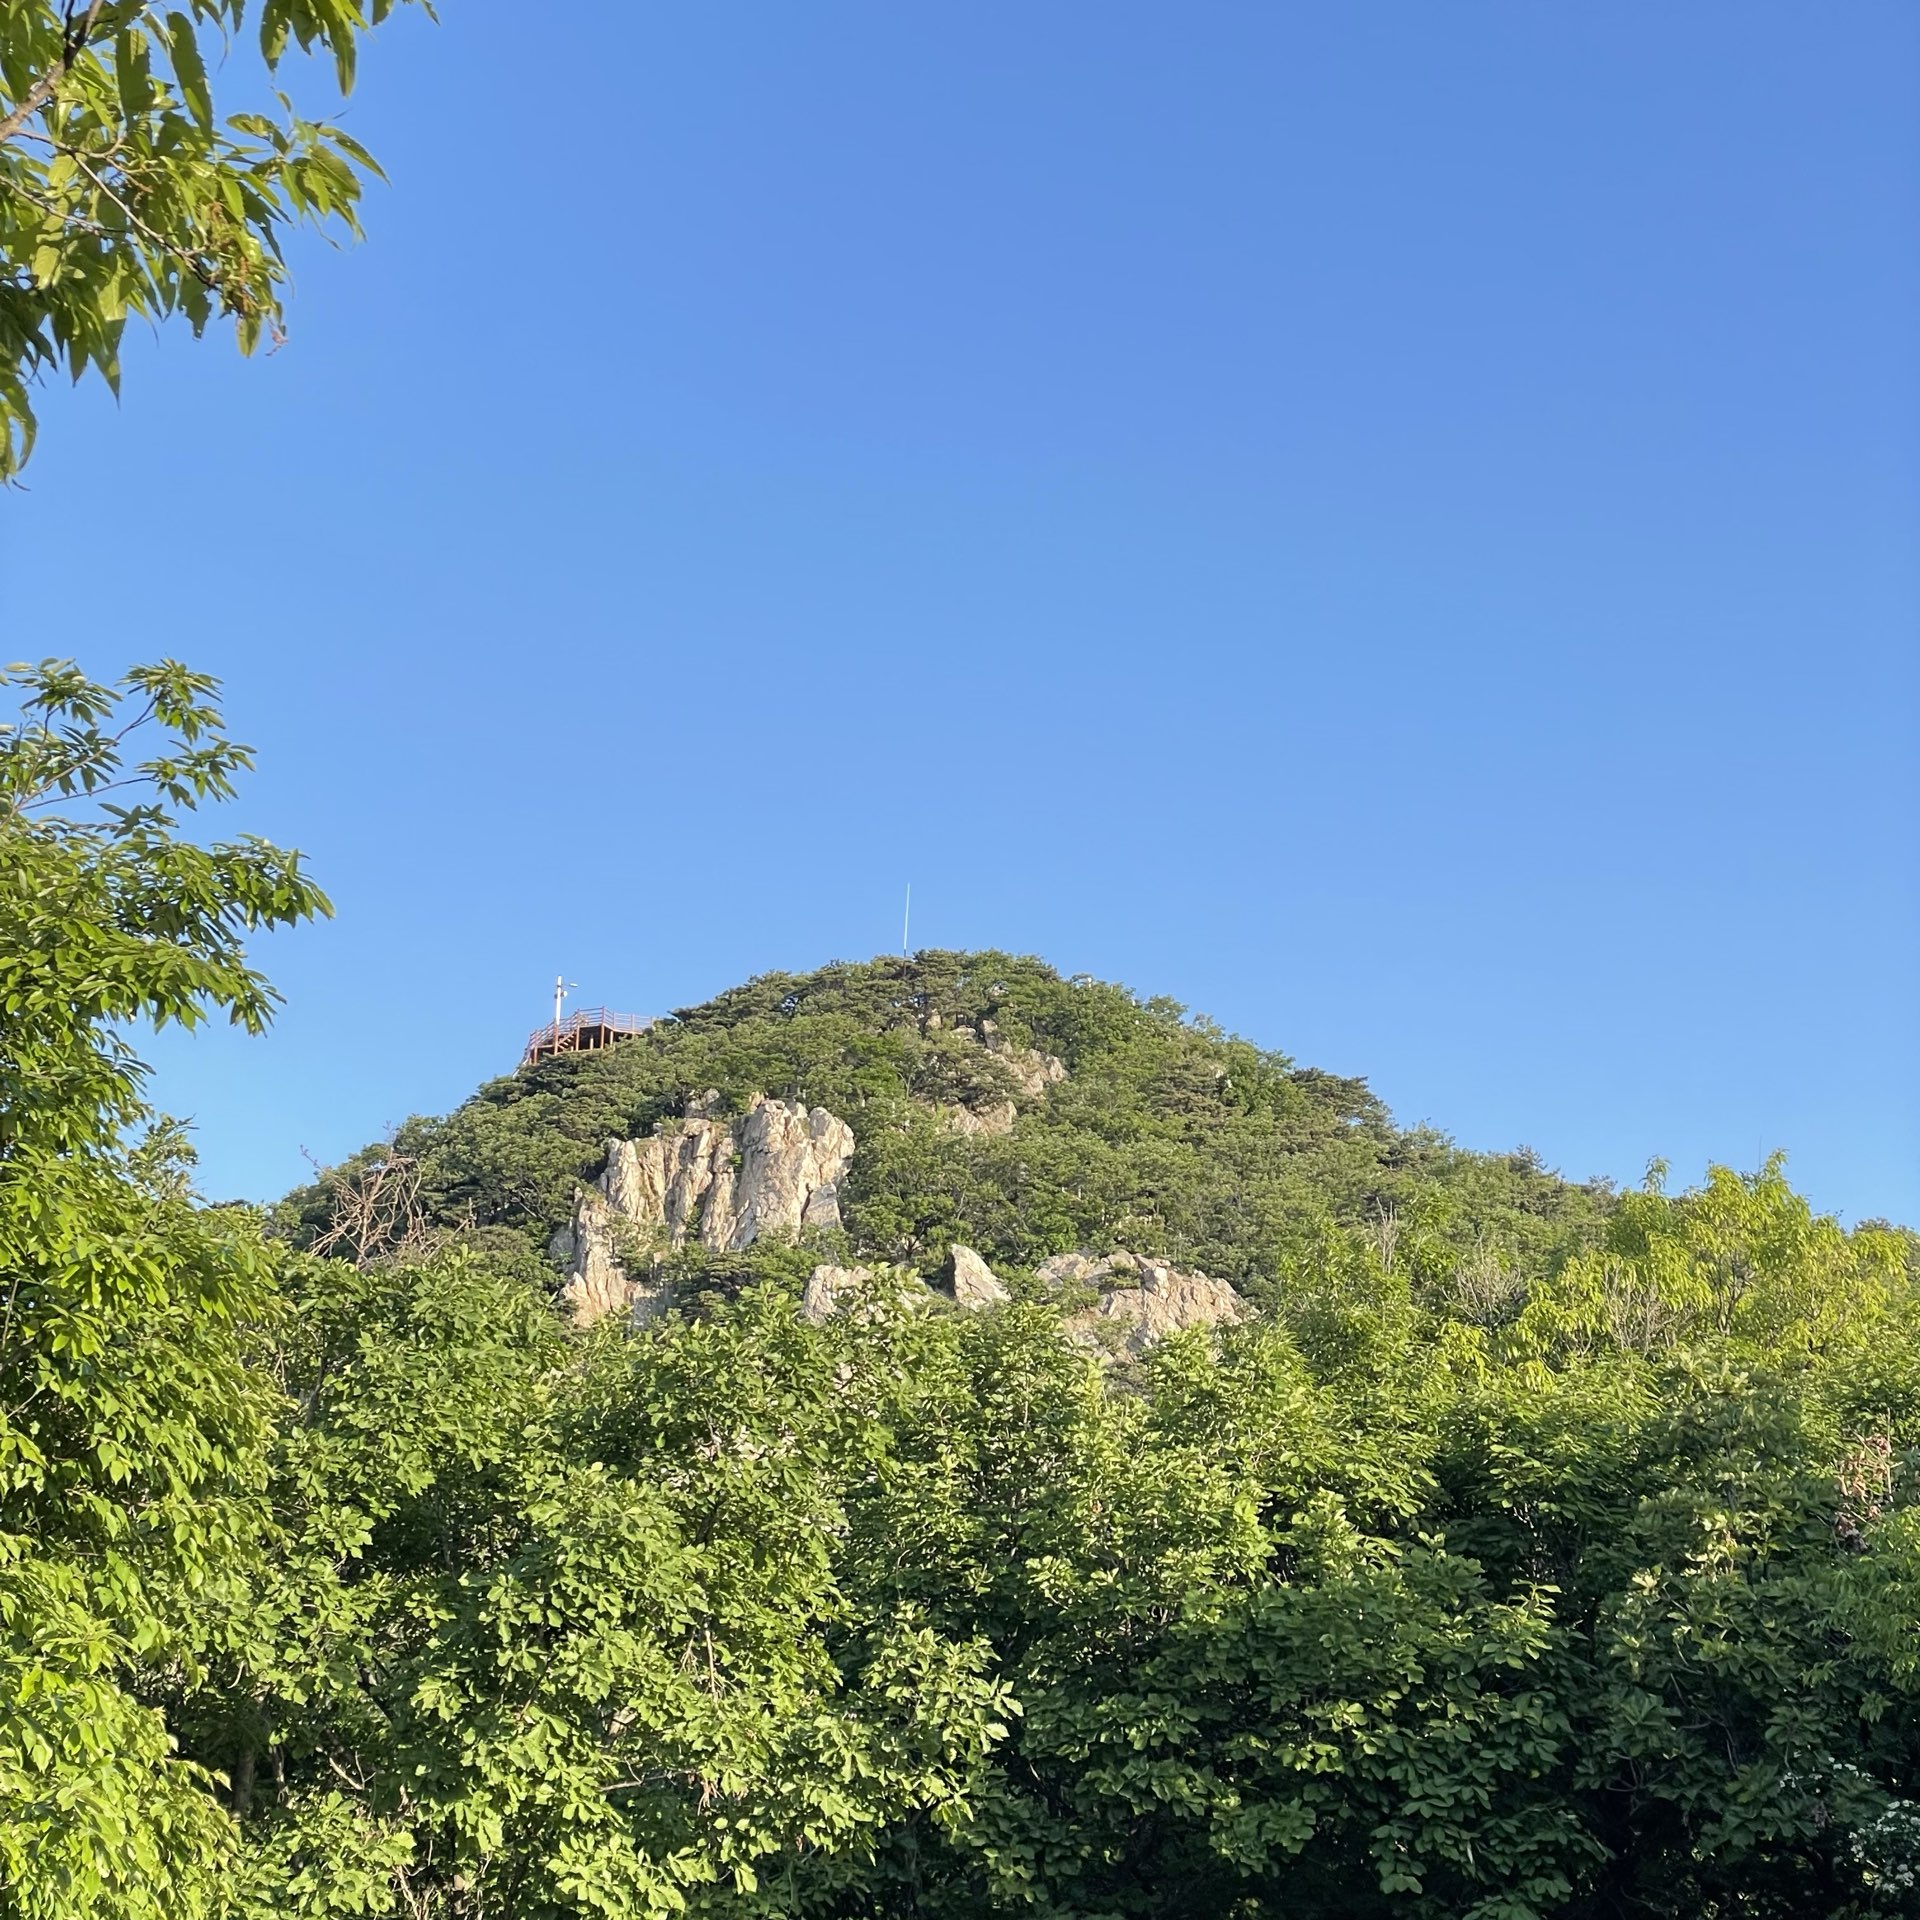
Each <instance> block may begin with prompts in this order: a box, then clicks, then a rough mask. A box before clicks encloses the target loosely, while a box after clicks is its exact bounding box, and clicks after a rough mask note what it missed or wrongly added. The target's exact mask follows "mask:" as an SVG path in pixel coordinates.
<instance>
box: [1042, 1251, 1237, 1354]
mask: <svg viewBox="0 0 1920 1920" xmlns="http://www.w3.org/2000/svg"><path fill="white" fill-rule="evenodd" d="M1034 1277H1035V1278H1036V1279H1037V1280H1039V1281H1040V1282H1042V1284H1044V1285H1047V1286H1052V1287H1060V1286H1066V1285H1076V1286H1095V1287H1098V1288H1099V1289H1100V1298H1099V1300H1098V1301H1097V1302H1096V1303H1095V1304H1094V1305H1093V1306H1090V1307H1087V1308H1085V1309H1083V1310H1082V1311H1081V1312H1078V1313H1073V1314H1069V1315H1068V1316H1067V1321H1066V1328H1067V1337H1068V1338H1069V1339H1071V1340H1073V1341H1074V1342H1076V1343H1077V1344H1078V1345H1080V1346H1083V1347H1086V1348H1088V1349H1089V1350H1090V1351H1093V1352H1097V1353H1113V1352H1115V1351H1124V1352H1126V1353H1129V1354H1132V1355H1139V1354H1142V1353H1144V1352H1145V1351H1146V1350H1147V1348H1148V1347H1150V1346H1152V1345H1153V1343H1154V1342H1155V1341H1156V1340H1160V1339H1164V1338H1165V1336H1166V1335H1168V1334H1170V1333H1177V1332H1179V1331H1180V1330H1181V1329H1182V1328H1185V1327H1213V1326H1222V1325H1225V1326H1231V1325H1232V1324H1233V1323H1234V1322H1235V1321H1238V1320H1244V1319H1245V1318H1246V1317H1247V1315H1248V1314H1250V1313H1251V1312H1252V1311H1253V1309H1252V1308H1251V1307H1250V1306H1248V1304H1247V1303H1246V1301H1245V1300H1243V1299H1242V1298H1241V1297H1240V1295H1239V1294H1238V1293H1236V1292H1235V1291H1234V1290H1233V1288H1232V1287H1230V1286H1228V1284H1227V1283H1226V1282H1225V1281H1224V1280H1213V1279H1210V1278H1208V1276H1207V1275H1206V1274H1204V1273H1184V1272H1182V1271H1181V1270H1180V1269H1179V1268H1178V1267H1171V1266H1168V1265H1166V1264H1165V1263H1164V1262H1162V1261H1158V1260H1147V1259H1143V1258H1141V1256H1139V1255H1138V1254H1132V1253H1112V1254H1108V1255H1107V1256H1106V1257H1105V1258H1104V1259H1095V1258H1093V1257H1092V1256H1091V1255H1089V1254H1084V1253H1060V1254H1055V1255H1054V1257H1053V1258H1052V1259H1051V1260H1045V1261H1042V1262H1041V1264H1040V1265H1039V1266H1038V1267H1037V1268H1035V1269H1034Z"/></svg>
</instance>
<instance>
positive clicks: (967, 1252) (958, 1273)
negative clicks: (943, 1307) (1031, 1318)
mask: <svg viewBox="0 0 1920 1920" xmlns="http://www.w3.org/2000/svg"><path fill="white" fill-rule="evenodd" d="M941 1279H942V1282H943V1285H944V1288H945V1291H946V1292H948V1293H950V1294H951V1295H952V1296H953V1299H954V1304H955V1305H956V1306H962V1307H967V1308H970V1309H972V1310H973V1311H974V1312H978V1311H979V1310H980V1309H981V1308H983V1307H997V1306H999V1305H1000V1303H1001V1302H1002V1301H1003V1300H1007V1299H1010V1298H1011V1297H1012V1296H1011V1295H1010V1294H1009V1293H1008V1292H1007V1290H1006V1288H1005V1287H1003V1286H1002V1285H1001V1284H1000V1281H999V1279H998V1277H997V1276H996V1275H995V1273H994V1271H993V1269H992V1268H991V1267H990V1266H988V1265H987V1263H986V1262H985V1261H984V1260H982V1259H981V1258H980V1256H979V1255H978V1254H977V1253H975V1252H974V1250H973V1249H972V1248H971V1247H963V1246H961V1245H960V1244H959V1243H958V1242H955V1244H954V1248H953V1251H952V1252H951V1253H950V1254H948V1256H947V1270H946V1272H945V1273H944V1274H943V1275H942V1276H941Z"/></svg>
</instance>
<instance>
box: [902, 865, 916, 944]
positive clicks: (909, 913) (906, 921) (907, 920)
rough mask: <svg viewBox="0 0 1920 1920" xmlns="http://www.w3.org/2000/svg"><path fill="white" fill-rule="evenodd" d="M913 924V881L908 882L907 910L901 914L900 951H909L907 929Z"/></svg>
mask: <svg viewBox="0 0 1920 1920" xmlns="http://www.w3.org/2000/svg"><path fill="white" fill-rule="evenodd" d="M912 924H913V882H912V881H911V880H909V881H908V882H907V910H906V912H905V913H903V914H902V915H901V916H900V951H901V953H902V955H904V954H905V953H906V952H907V929H908V927H910V926H911V925H912Z"/></svg>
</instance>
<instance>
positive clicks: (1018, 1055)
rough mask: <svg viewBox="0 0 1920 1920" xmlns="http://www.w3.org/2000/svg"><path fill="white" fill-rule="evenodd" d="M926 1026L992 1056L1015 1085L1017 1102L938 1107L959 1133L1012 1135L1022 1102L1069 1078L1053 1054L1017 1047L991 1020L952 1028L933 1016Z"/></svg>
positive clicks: (1036, 1097)
mask: <svg viewBox="0 0 1920 1920" xmlns="http://www.w3.org/2000/svg"><path fill="white" fill-rule="evenodd" d="M925 1026H926V1030H927V1031H928V1032H929V1033H939V1032H945V1031H950V1032H951V1033H952V1034H953V1036H954V1038H955V1039H956V1040H962V1041H966V1042H968V1043H970V1044H971V1045H974V1046H977V1047H981V1048H984V1049H985V1051H986V1052H988V1053H990V1054H992V1055H993V1057H994V1059H995V1060H997V1061H998V1062H999V1063H1000V1065H1001V1067H1002V1068H1003V1069H1004V1070H1005V1073H1006V1075H1007V1078H1008V1079H1009V1080H1010V1081H1011V1082H1012V1090H1013V1092H1014V1093H1015V1094H1016V1095H1017V1096H1018V1099H1015V1100H995V1101H993V1102H992V1103H991V1104H984V1103H976V1104H974V1105H971V1106H954V1105H945V1104H942V1105H939V1106H937V1107H936V1108H935V1111H936V1112H937V1113H938V1114H939V1115H940V1117H941V1118H942V1119H943V1120H945V1121H946V1123H947V1125H948V1126H950V1127H951V1128H952V1129H953V1130H954V1132H955V1133H961V1134H981V1133H986V1134H1003V1133H1011V1132H1012V1131H1013V1123H1014V1122H1015V1121H1016V1120H1017V1119H1019V1117H1020V1105H1019V1102H1020V1101H1022V1100H1025V1101H1033V1100H1038V1099H1039V1098H1040V1097H1041V1096H1042V1095H1043V1094H1045V1092H1046V1091H1047V1089H1048V1088H1049V1087H1054V1086H1058V1085H1059V1084H1060V1082H1061V1081H1062V1080H1064V1079H1066V1078H1067V1068H1066V1062H1065V1061H1063V1060H1059V1059H1056V1058H1055V1057H1054V1055H1052V1054H1050V1053H1041V1052H1040V1051H1039V1050H1038V1049H1037V1048H1034V1047H1016V1046H1015V1045H1014V1044H1013V1043H1012V1042H1011V1041H1010V1040H1009V1039H1008V1038H1007V1037H1006V1035H1005V1034H1003V1033H1002V1032H1001V1031H1000V1029H999V1027H998V1026H997V1025H996V1024H995V1023H994V1022H993V1021H991V1020H982V1021H981V1022H980V1024H979V1026H978V1027H977V1028H976V1027H970V1026H968V1025H967V1023H966V1022H965V1021H964V1020H960V1021H956V1022H955V1023H954V1025H953V1026H952V1027H951V1028H950V1029H949V1028H948V1027H947V1025H946V1021H945V1019H944V1018H943V1016H942V1015H940V1014H938V1013H930V1014H928V1015H927V1017H926V1021H925Z"/></svg>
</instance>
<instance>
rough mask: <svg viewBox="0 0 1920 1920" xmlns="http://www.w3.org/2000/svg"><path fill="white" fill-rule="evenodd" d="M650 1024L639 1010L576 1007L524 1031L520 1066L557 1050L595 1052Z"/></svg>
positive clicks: (642, 1030) (527, 1064)
mask: <svg viewBox="0 0 1920 1920" xmlns="http://www.w3.org/2000/svg"><path fill="white" fill-rule="evenodd" d="M652 1025H653V1022H652V1021H651V1020H642V1019H641V1018H640V1016H639V1015H638V1014H633V1013H615V1012H614V1011H613V1009H612V1008H611V1007H579V1008H576V1009H575V1011H574V1012H572V1013H570V1014H568V1015H567V1017H566V1018H565V1019H564V1020H556V1021H554V1022H552V1023H551V1024H550V1025H548V1026H544V1027H535V1028H534V1030H533V1031H532V1032H531V1033H530V1034H528V1035H527V1050H526V1052H525V1053H524V1054H522V1055H521V1057H520V1064H521V1065H522V1066H523V1067H530V1066H532V1065H533V1063H534V1062H535V1061H536V1060H548V1059H551V1058H552V1057H553V1055H555V1054H556V1053H598V1052H599V1051H600V1049H601V1048H602V1047H610V1046H612V1045H613V1043H614V1042H615V1041H616V1040H631V1039H632V1038H633V1036H634V1035H635V1034H636V1033H645V1032H646V1030H647V1029H648V1028H649V1027H650V1026H652Z"/></svg>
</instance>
